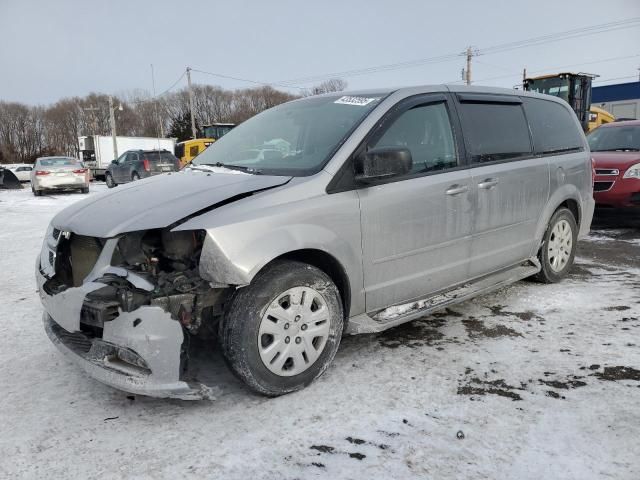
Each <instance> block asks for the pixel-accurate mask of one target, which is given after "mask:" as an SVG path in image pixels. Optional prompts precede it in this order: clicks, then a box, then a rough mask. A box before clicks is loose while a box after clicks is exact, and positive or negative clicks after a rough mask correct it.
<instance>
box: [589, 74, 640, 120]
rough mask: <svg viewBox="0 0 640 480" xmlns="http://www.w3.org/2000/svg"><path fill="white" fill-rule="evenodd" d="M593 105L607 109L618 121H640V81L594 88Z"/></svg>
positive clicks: (592, 94)
mask: <svg viewBox="0 0 640 480" xmlns="http://www.w3.org/2000/svg"><path fill="white" fill-rule="evenodd" d="M591 105H593V106H595V107H600V108H603V109H605V110H606V111H607V112H609V113H611V114H612V115H613V116H614V117H615V118H616V120H621V119H625V118H626V119H640V81H639V82H631V83H618V84H615V85H604V86H602V87H593V89H592V93H591Z"/></svg>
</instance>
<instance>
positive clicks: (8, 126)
mask: <svg viewBox="0 0 640 480" xmlns="http://www.w3.org/2000/svg"><path fill="white" fill-rule="evenodd" d="M341 82H342V81H341V80H335V81H331V82H324V83H323V84H322V85H319V86H318V87H316V88H317V89H320V88H322V89H323V91H336V90H335V89H341V88H344V86H345V85H346V84H345V83H344V82H342V83H341ZM193 89H194V101H195V105H194V110H195V116H196V125H197V126H198V127H202V125H207V124H211V123H216V122H232V123H240V122H243V121H245V120H247V119H248V118H250V117H252V116H253V115H256V114H257V113H260V112H262V111H263V110H266V109H268V108H271V107H274V106H276V105H279V104H280V103H283V102H287V101H290V100H293V99H295V98H297V97H296V96H295V95H291V94H289V93H287V92H283V91H280V90H276V89H274V88H272V87H270V86H264V87H257V88H246V89H240V90H225V89H223V88H221V87H218V86H212V85H194V86H193ZM330 89H334V90H330ZM316 91H317V92H319V91H320V90H316ZM114 100H115V105H116V106H120V105H122V109H121V110H120V109H119V108H118V109H117V110H116V111H115V119H116V125H117V133H118V135H135V136H160V135H162V134H164V135H165V136H171V135H172V133H171V132H174V133H173V134H174V135H176V136H178V137H179V138H180V140H185V139H187V138H190V136H191V131H190V130H191V129H190V110H189V96H188V92H187V90H186V89H182V90H178V91H175V92H171V93H168V94H166V95H164V96H162V97H152V96H151V95H149V93H148V92H146V91H144V90H135V91H132V92H129V93H125V94H122V95H120V97H119V98H115V99H114ZM81 135H111V125H110V121H109V97H108V96H107V95H104V94H101V93H91V94H89V95H87V96H85V97H82V98H80V97H73V98H63V99H61V100H59V101H58V102H56V103H54V104H53V105H50V106H48V107H34V106H27V105H23V104H21V103H15V102H13V103H9V102H2V101H0V162H5V163H14V162H24V161H33V160H34V159H35V158H36V157H37V156H38V155H43V154H56V155H71V156H78V155H79V151H78V148H79V146H78V136H81Z"/></svg>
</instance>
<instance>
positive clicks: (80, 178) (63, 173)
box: [31, 157, 89, 196]
mask: <svg viewBox="0 0 640 480" xmlns="http://www.w3.org/2000/svg"><path fill="white" fill-rule="evenodd" d="M46 190H80V191H81V192H82V193H89V170H88V169H87V168H85V167H84V165H83V164H82V162H81V161H80V160H78V159H77V158H71V157H40V158H38V159H37V160H36V163H35V164H34V166H33V170H31V191H32V192H33V194H34V195H36V196H39V195H42V192H44V191H46Z"/></svg>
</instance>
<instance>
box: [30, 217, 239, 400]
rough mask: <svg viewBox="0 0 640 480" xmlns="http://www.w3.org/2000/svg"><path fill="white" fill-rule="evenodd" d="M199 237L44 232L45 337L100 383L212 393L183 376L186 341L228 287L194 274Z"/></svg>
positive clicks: (211, 319) (216, 314) (156, 232)
mask: <svg viewBox="0 0 640 480" xmlns="http://www.w3.org/2000/svg"><path fill="white" fill-rule="evenodd" d="M205 237H206V232H205V231H203V230H198V231H178V232H172V231H170V230H169V229H168V228H165V229H151V230H146V231H136V232H129V233H125V234H122V235H118V236H116V237H113V238H106V239H102V238H95V237H89V236H84V235H77V234H74V233H73V232H68V231H62V230H60V229H57V228H54V227H50V228H49V230H48V231H47V234H46V239H45V241H44V244H43V247H42V252H41V255H40V257H39V259H38V261H37V268H36V277H37V279H38V287H39V291H40V296H41V299H42V303H43V304H44V307H45V313H44V322H45V329H46V332H47V334H48V336H49V337H50V339H51V340H52V341H53V343H54V344H55V345H56V346H57V347H58V348H59V349H60V350H61V351H62V352H63V353H65V354H68V355H69V356H70V357H71V358H73V359H74V360H75V361H76V362H77V363H80V365H81V366H82V367H83V368H84V369H85V370H86V371H87V372H88V373H89V374H90V375H91V376H93V377H94V378H96V379H98V380H100V381H101V382H103V383H105V384H108V385H111V386H113V387H116V388H119V389H121V390H125V391H128V392H131V393H138V394H144V395H150V396H156V397H172V398H181V399H201V398H208V397H210V396H211V390H210V388H208V387H206V386H204V385H201V384H194V383H191V382H189V381H185V380H184V379H183V376H184V374H185V372H186V368H187V364H188V357H189V338H190V336H191V335H193V334H196V333H198V331H199V330H200V329H201V328H202V326H203V324H205V323H206V324H208V325H215V323H216V322H217V321H218V320H219V318H220V316H221V315H222V308H223V305H224V301H225V298H227V296H228V295H230V293H231V292H232V291H233V289H232V288H230V287H229V286H227V285H215V284H212V283H211V282H209V281H207V280H204V279H203V278H202V277H201V275H200V271H199V259H200V255H201V251H202V247H203V244H204V240H205Z"/></svg>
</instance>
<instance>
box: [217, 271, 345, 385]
mask: <svg viewBox="0 0 640 480" xmlns="http://www.w3.org/2000/svg"><path fill="white" fill-rule="evenodd" d="M342 328H343V310H342V302H341V300H340V294H339V292H338V289H337V287H336V286H335V284H334V283H333V281H332V280H331V278H330V277H329V276H328V275H326V274H325V273H324V272H323V271H321V270H319V269H318V268H316V267H313V266H311V265H308V264H305V263H301V262H294V261H277V262H275V263H274V264H273V265H271V266H269V267H267V268H266V269H265V271H263V272H261V273H260V274H258V275H257V276H256V278H255V279H254V281H253V282H251V284H250V285H249V286H247V287H244V288H241V289H238V290H237V291H236V293H235V294H234V296H233V297H232V300H231V302H230V305H229V307H228V309H227V312H226V315H225V319H224V321H223V323H222V325H221V332H220V343H221V346H222V350H223V353H224V356H225V359H226V360H227V363H228V364H229V366H230V368H231V370H232V371H233V372H234V373H235V375H236V376H238V377H239V378H240V379H241V380H242V381H243V382H244V383H246V384H247V385H248V386H249V388H251V389H252V390H254V391H256V392H258V393H261V394H263V395H268V396H278V395H283V394H285V393H289V392H293V391H296V390H300V389H301V388H304V387H306V386H307V385H309V384H310V383H311V382H312V381H313V380H315V379H316V378H318V377H319V376H320V375H322V373H323V372H324V371H325V370H326V369H327V367H328V366H329V364H330V363H331V361H332V360H333V358H334V356H335V354H336V351H337V350H338V346H339V345H340V338H341V336H342Z"/></svg>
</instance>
